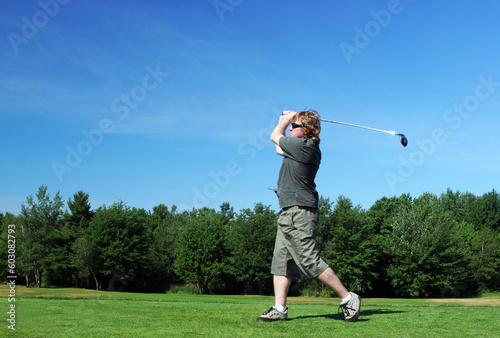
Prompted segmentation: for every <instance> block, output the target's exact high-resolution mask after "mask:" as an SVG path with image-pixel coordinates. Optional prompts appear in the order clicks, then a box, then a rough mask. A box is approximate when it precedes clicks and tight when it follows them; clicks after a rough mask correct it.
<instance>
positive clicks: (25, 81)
mask: <svg viewBox="0 0 500 338" xmlns="http://www.w3.org/2000/svg"><path fill="white" fill-rule="evenodd" d="M0 8H1V10H0V32H1V44H0V57H1V60H2V62H1V63H0V72H1V78H0V90H1V93H2V94H1V96H0V128H1V132H0V141H1V147H0V149H1V150H0V157H1V159H2V165H1V166H0V177H1V181H0V212H6V211H8V212H12V213H15V214H18V213H19V211H20V206H21V204H22V203H23V202H25V201H26V197H27V196H29V195H31V194H36V192H37V190H38V188H39V187H40V186H41V185H46V186H48V188H49V193H50V194H51V195H52V196H54V195H55V193H56V192H57V191H60V193H61V195H62V196H63V198H64V199H65V200H66V201H67V200H68V198H70V197H72V196H73V194H74V193H76V192H77V191H79V190H83V191H84V192H87V193H89V195H90V202H91V204H92V207H93V208H95V209H96V208H98V207H99V206H102V205H111V204H112V203H114V202H117V201H124V202H126V203H127V204H128V205H129V206H132V207H139V208H145V209H147V210H151V209H152V207H153V206H155V205H158V204H161V203H163V204H166V205H167V206H172V205H176V206H178V208H179V209H181V210H185V209H191V208H193V207H195V208H200V207H202V206H208V207H213V208H217V209H218V207H219V206H220V204H222V203H223V202H229V203H230V204H231V205H232V206H233V207H234V208H235V210H236V211H238V210H240V209H242V208H252V207H253V205H254V204H255V203H258V202H262V203H264V204H265V205H270V206H272V207H273V208H274V209H278V203H277V199H276V197H275V195H274V193H272V192H271V191H269V190H268V188H274V187H276V181H277V177H278V171H279V168H280V164H281V158H280V156H278V155H276V154H275V151H274V146H273V144H272V143H271V142H270V141H269V135H270V133H271V131H272V129H273V127H274V125H275V124H276V123H277V121H278V116H279V115H280V114H281V111H282V110H284V109H292V110H302V109H315V110H317V111H318V112H319V113H320V115H321V116H322V117H323V118H326V119H331V120H336V121H343V122H348V123H353V124H360V125H365V126H370V127H375V128H380V129H385V130H394V131H397V132H399V133H403V134H405V135H406V136H407V138H408V140H409V144H408V146H407V147H406V148H404V147H402V146H401V144H400V143H399V140H398V138H397V137H396V136H392V135H388V134H383V133H378V132H374V131H369V130H363V129H358V128H351V127H346V126H340V125H336V124H326V123H324V124H323V125H322V133H321V149H322V153H323V160H322V164H321V167H320V171H319V172H318V176H317V180H316V183H317V185H318V192H319V194H320V195H322V196H325V197H329V198H330V199H331V200H335V199H336V198H337V197H338V196H339V195H344V196H345V197H348V198H350V199H351V200H352V202H353V203H354V204H355V205H358V204H359V205H361V206H362V207H363V208H366V209H367V208H369V207H370V206H371V205H373V203H374V202H375V201H376V200H378V199H380V198H382V197H384V196H386V197H391V196H399V195H401V194H403V193H410V194H411V195H412V196H413V197H418V196H419V195H420V194H422V193H423V192H431V193H434V194H437V195H439V194H441V193H442V192H444V191H446V189H447V188H451V189H452V190H454V191H457V190H459V191H461V192H467V191H468V192H472V193H474V194H476V195H482V194H484V193H487V192H490V191H491V190H493V189H495V190H498V189H499V177H500V153H499V151H498V141H499V136H498V130H497V129H498V126H499V125H500V123H499V122H500V117H499V107H500V45H499V44H498V32H499V31H500V3H499V2H498V1H493V0H484V1H481V3H480V5H478V3H475V2H473V1H451V0H442V1H423V0H412V1H411V0H400V1H396V0H390V1H326V0H325V1H314V2H306V1H303V0H291V1H286V2H285V1H282V2H277V1H263V0H253V1H248V0H216V1H214V0H207V1H205V0H200V1H180V0H175V1H168V0H165V1H153V0H146V1H139V0H136V1H133V0H126V1H96V0H88V1H78V0H71V1H68V0H41V1H17V0H5V1H2V4H1V5H0Z"/></svg>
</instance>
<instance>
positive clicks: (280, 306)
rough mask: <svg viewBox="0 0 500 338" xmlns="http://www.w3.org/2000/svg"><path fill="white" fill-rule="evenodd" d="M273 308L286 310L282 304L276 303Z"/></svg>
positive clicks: (280, 310) (281, 310)
mask: <svg viewBox="0 0 500 338" xmlns="http://www.w3.org/2000/svg"><path fill="white" fill-rule="evenodd" d="M274 308H275V309H276V310H278V311H279V312H286V307H284V306H283V305H279V304H276V305H275V306H274Z"/></svg>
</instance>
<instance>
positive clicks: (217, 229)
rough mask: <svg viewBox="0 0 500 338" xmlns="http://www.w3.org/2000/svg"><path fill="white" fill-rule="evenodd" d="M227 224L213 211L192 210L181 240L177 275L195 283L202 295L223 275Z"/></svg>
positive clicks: (225, 262)
mask: <svg viewBox="0 0 500 338" xmlns="http://www.w3.org/2000/svg"><path fill="white" fill-rule="evenodd" d="M225 221H226V218H225V216H224V215H222V214H220V213H217V212H216V211H215V210H213V209H207V208H204V209H201V210H193V211H192V212H191V213H190V215H189V218H188V219H187V220H186V223H185V224H184V227H183V229H182V232H181V234H180V236H179V239H178V242H177V258H176V261H175V271H176V273H177V274H178V275H179V276H180V277H181V278H183V279H185V280H186V281H189V282H194V283H196V284H197V286H198V291H199V293H200V294H203V293H206V292H208V289H209V284H210V282H212V281H214V280H216V279H217V278H218V277H219V276H221V275H222V274H224V268H225V266H226V264H227V248H226V245H225V232H224V230H225V228H224V224H225Z"/></svg>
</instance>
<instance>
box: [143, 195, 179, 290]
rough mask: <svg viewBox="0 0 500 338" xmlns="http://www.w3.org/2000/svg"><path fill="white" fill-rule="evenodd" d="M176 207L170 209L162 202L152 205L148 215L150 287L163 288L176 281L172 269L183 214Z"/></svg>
mask: <svg viewBox="0 0 500 338" xmlns="http://www.w3.org/2000/svg"><path fill="white" fill-rule="evenodd" d="M176 210H177V207H176V206H175V205H174V206H172V208H171V210H169V209H168V207H167V206H165V205H164V204H160V205H157V206H155V207H153V213H152V214H151V215H150V216H149V217H148V219H149V221H148V223H149V227H150V229H151V232H152V235H153V243H152V252H153V261H152V264H151V267H152V268H153V271H152V272H151V279H150V280H151V284H153V285H151V287H152V288H153V289H160V290H162V289H165V288H166V287H167V286H168V284H171V283H174V282H176V281H177V275H176V274H175V271H174V262H175V252H176V248H177V238H178V237H179V233H180V231H181V228H182V224H183V217H184V216H183V215H182V214H177V212H176Z"/></svg>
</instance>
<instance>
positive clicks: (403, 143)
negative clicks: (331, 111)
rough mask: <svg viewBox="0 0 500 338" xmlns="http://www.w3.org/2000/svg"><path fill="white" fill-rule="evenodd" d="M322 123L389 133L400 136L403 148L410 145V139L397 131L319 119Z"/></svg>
mask: <svg viewBox="0 0 500 338" xmlns="http://www.w3.org/2000/svg"><path fill="white" fill-rule="evenodd" d="M319 120H320V121H323V122H329V123H336V124H342V125H344V126H350V127H356V128H363V129H370V130H375V131H380V132H382V133H387V134H391V135H397V136H399V140H400V141H401V144H402V145H403V147H406V146H407V145H408V139H407V138H406V136H404V135H403V134H400V133H396V132H395V131H388V130H382V129H377V128H371V127H365V126H358V125H356V124H351V123H345V122H338V121H332V120H325V119H319Z"/></svg>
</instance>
